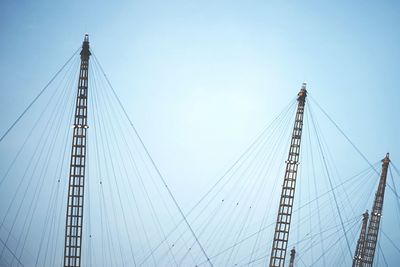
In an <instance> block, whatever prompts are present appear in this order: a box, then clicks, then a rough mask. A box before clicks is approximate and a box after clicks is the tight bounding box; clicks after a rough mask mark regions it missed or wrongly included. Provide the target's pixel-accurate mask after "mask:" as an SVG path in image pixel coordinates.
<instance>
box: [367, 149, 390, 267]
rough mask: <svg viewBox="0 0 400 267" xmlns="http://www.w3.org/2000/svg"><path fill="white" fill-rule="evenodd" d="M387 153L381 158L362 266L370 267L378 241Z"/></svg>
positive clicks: (387, 163) (387, 160) (387, 159)
mask: <svg viewBox="0 0 400 267" xmlns="http://www.w3.org/2000/svg"><path fill="white" fill-rule="evenodd" d="M389 162H390V159H389V153H387V154H386V157H385V158H384V159H383V160H382V172H381V178H380V180H379V185H378V190H376V193H375V200H374V205H373V207H372V211H371V216H370V219H369V224H368V231H367V239H366V243H365V253H364V255H363V256H362V257H363V261H364V264H363V266H364V267H372V263H373V262H374V255H375V249H376V243H377V241H378V233H379V225H380V222H381V217H382V208H383V200H384V198H385V187H386V178H387V171H388V167H389Z"/></svg>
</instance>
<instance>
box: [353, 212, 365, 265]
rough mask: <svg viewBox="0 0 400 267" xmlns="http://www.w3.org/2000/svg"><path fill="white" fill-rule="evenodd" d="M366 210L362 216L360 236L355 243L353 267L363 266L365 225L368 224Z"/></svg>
mask: <svg viewBox="0 0 400 267" xmlns="http://www.w3.org/2000/svg"><path fill="white" fill-rule="evenodd" d="M368 217H369V216H368V210H366V211H365V213H364V214H363V222H362V226H361V232H360V236H359V238H358V241H357V247H356V252H355V255H354V258H353V265H352V266H353V267H362V266H363V255H364V253H365V252H364V251H365V242H366V234H367V224H368Z"/></svg>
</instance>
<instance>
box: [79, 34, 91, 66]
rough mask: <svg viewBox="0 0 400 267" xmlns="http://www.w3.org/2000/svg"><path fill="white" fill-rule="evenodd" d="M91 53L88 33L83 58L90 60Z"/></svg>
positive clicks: (84, 41)
mask: <svg viewBox="0 0 400 267" xmlns="http://www.w3.org/2000/svg"><path fill="white" fill-rule="evenodd" d="M90 55H91V53H90V51H89V34H87V33H86V34H85V37H84V39H83V43H82V51H81V59H82V60H89V56H90Z"/></svg>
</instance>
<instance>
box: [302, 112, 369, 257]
mask: <svg viewBox="0 0 400 267" xmlns="http://www.w3.org/2000/svg"><path fill="white" fill-rule="evenodd" d="M309 109H310V117H311V121H312V124H313V127H314V131H315V135H316V136H317V141H318V147H319V150H320V152H321V155H322V160H323V163H324V166H325V171H326V175H327V177H328V180H329V185H330V187H331V189H332V195H333V199H334V201H335V205H336V209H337V212H338V215H339V219H340V222H341V225H342V229H343V233H344V237H345V239H346V244H347V249H348V250H349V254H350V256H351V255H352V252H351V249H350V243H349V240H348V238H347V234H346V230H345V229H344V224H343V218H342V214H341V212H340V208H339V204H338V202H337V199H336V194H335V191H334V190H333V184H332V179H331V176H330V173H329V171H328V166H327V163H326V159H325V155H324V152H323V150H322V146H321V141H320V138H319V135H318V133H317V129H316V125H315V121H314V117H313V115H312V114H313V113H312V111H311V107H309ZM369 164H370V163H369ZM370 166H371V167H372V168H373V166H372V164H370Z"/></svg>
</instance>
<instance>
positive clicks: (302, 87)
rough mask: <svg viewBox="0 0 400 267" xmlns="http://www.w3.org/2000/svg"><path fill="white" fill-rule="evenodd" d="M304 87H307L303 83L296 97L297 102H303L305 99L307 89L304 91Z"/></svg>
mask: <svg viewBox="0 0 400 267" xmlns="http://www.w3.org/2000/svg"><path fill="white" fill-rule="evenodd" d="M306 86H307V84H306V83H303V84H302V85H301V89H300V92H299V93H298V94H297V96H298V98H297V100H300V99H302V100H304V99H305V98H306V96H307V89H306Z"/></svg>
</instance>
